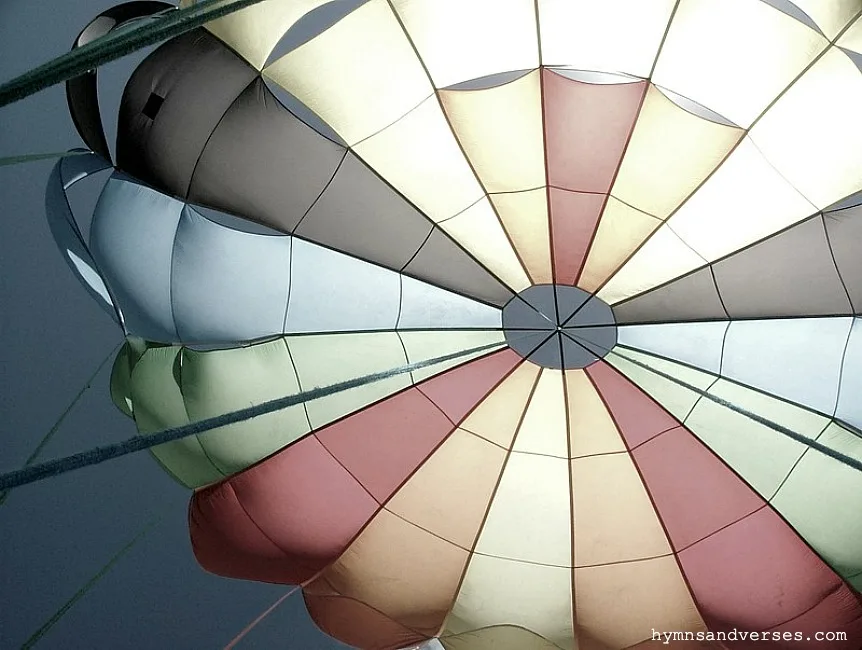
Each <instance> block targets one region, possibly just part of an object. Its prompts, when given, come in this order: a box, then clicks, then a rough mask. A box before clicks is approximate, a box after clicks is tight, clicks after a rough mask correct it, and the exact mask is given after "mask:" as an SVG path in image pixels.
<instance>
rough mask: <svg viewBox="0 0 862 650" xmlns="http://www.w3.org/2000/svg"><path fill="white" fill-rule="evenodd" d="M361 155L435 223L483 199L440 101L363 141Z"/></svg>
mask: <svg viewBox="0 0 862 650" xmlns="http://www.w3.org/2000/svg"><path fill="white" fill-rule="evenodd" d="M352 108H353V107H352V106H348V109H352ZM355 151H356V153H357V154H358V155H359V156H361V157H362V159H363V160H365V162H367V163H368V164H369V165H370V166H371V167H372V168H373V169H374V170H376V171H377V172H378V173H379V174H380V175H381V176H383V178H385V179H386V180H387V181H389V182H390V183H391V184H392V185H393V186H394V187H395V189H397V190H398V191H399V192H401V193H402V194H404V196H406V197H407V199H408V200H410V201H412V202H413V204H414V205H415V206H416V207H417V208H419V209H420V210H421V211H422V212H424V213H425V214H426V215H428V217H430V218H431V219H433V220H434V221H442V220H443V219H448V218H450V217H452V216H454V215H456V214H457V213H459V212H460V211H462V210H464V209H465V208H467V207H468V206H470V205H472V204H473V203H475V202H476V201H478V200H479V199H480V198H481V197H482V194H483V191H482V188H481V186H480V185H479V182H478V181H477V180H476V175H475V174H474V173H473V170H472V169H470V165H469V164H468V162H467V160H466V158H465V157H464V154H463V153H462V151H461V149H460V147H459V146H458V142H457V140H456V139H455V136H454V135H453V134H452V129H450V128H449V124H448V123H447V121H446V117H445V116H444V115H443V111H442V110H441V108H440V103H439V101H438V100H437V97H430V98H429V99H427V100H426V101H424V102H423V103H422V104H421V105H420V106H419V107H418V108H416V109H415V110H413V111H411V112H410V113H409V114H408V115H407V116H406V117H404V119H401V120H399V121H398V122H396V123H395V124H393V125H392V126H390V127H389V128H387V129H384V130H383V131H381V132H380V133H378V134H376V135H374V136H373V137H371V138H368V139H367V140H365V141H363V142H361V143H360V144H358V145H357V146H356V147H355Z"/></svg>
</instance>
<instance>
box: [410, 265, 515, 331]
mask: <svg viewBox="0 0 862 650" xmlns="http://www.w3.org/2000/svg"><path fill="white" fill-rule="evenodd" d="M401 280H402V284H401V316H400V318H399V319H398V327H399V328H401V329H413V328H415V329H434V328H445V329H464V328H472V327H487V328H500V327H502V326H503V311H502V310H501V309H499V308H498V307H491V306H489V305H486V304H484V303H481V302H477V301H476V300H473V299H472V298H467V297H465V296H461V295H459V294H457V293H453V292H451V291H447V290H446V289H441V288H439V287H435V286H433V285H431V284H428V283H426V282H422V281H420V280H416V279H414V278H410V277H407V276H403V277H402V278H401Z"/></svg>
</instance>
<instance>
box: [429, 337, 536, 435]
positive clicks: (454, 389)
mask: <svg viewBox="0 0 862 650" xmlns="http://www.w3.org/2000/svg"><path fill="white" fill-rule="evenodd" d="M522 361H523V359H522V358H521V357H520V356H518V354H517V353H515V352H513V351H512V350H510V349H509V348H506V349H505V350H501V351H500V352H495V353H494V354H489V355H488V356H484V357H480V358H479V359H476V360H475V361H470V362H469V363H466V364H464V365H463V366H458V367H457V368H453V369H452V370H449V371H447V372H445V373H443V374H442V375H438V376H436V377H432V378H431V379H428V380H426V381H424V382H422V383H421V384H419V385H418V388H419V390H421V391H422V392H423V393H425V395H427V396H428V397H429V398H430V399H431V401H432V402H434V403H435V404H436V405H437V406H439V407H440V409H441V410H442V411H443V412H444V413H445V414H446V416H447V417H448V418H449V419H450V420H451V421H452V422H453V423H455V424H457V423H458V422H460V421H461V420H463V419H464V418H465V417H466V416H467V414H468V413H470V411H472V410H473V409H474V408H475V407H476V405H477V404H479V402H481V401H482V400H483V399H484V398H485V396H486V395H487V394H488V393H489V392H491V390H492V389H493V388H494V387H495V386H496V385H497V384H499V383H500V382H501V381H503V379H504V378H505V377H506V376H507V375H508V374H509V373H510V372H511V371H512V370H514V369H515V367H516V366H517V365H518V364H519V363H521V362H522Z"/></svg>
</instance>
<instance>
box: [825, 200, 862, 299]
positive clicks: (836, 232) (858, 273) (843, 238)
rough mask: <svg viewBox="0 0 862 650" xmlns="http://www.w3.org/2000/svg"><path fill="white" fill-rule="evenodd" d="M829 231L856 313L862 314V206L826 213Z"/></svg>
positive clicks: (833, 250) (842, 276) (840, 270)
mask: <svg viewBox="0 0 862 650" xmlns="http://www.w3.org/2000/svg"><path fill="white" fill-rule="evenodd" d="M824 222H825V223H826V232H827V233H828V235H829V243H830V244H831V245H832V253H833V254H834V256H835V263H836V265H837V266H838V272H839V273H840V274H841V279H842V280H844V285H845V286H846V287H847V292H848V293H849V294H850V300H851V301H852V302H853V313H854V314H862V205H857V206H856V207H852V208H848V209H846V210H839V211H837V212H828V213H826V214H825V215H824Z"/></svg>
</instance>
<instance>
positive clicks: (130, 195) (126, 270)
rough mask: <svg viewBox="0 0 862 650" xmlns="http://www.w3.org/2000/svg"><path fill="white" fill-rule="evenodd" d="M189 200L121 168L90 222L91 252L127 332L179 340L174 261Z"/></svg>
mask: <svg viewBox="0 0 862 650" xmlns="http://www.w3.org/2000/svg"><path fill="white" fill-rule="evenodd" d="M182 209H183V204H182V203H181V202H180V201H177V200H176V199H173V198H171V197H169V196H165V195H164V194H161V193H159V192H157V191H155V190H153V189H150V188H148V187H145V186H143V185H140V184H138V183H137V182H135V181H133V180H131V179H129V177H128V176H125V175H124V174H120V173H116V174H114V175H113V176H111V178H110V180H108V182H107V183H106V184H105V189H104V190H102V194H101V196H100V197H99V201H98V203H97V204H96V209H95V212H94V214H93V222H92V224H91V226H90V251H91V253H92V255H93V259H95V261H96V264H98V266H99V269H100V270H101V272H102V276H103V277H104V279H105V281H106V282H107V284H108V287H110V289H111V293H112V294H113V295H114V297H115V299H116V300H117V303H118V304H119V305H120V307H121V309H122V313H123V320H124V321H125V327H126V331H127V332H128V333H129V334H134V335H136V336H140V337H142V338H145V339H149V340H151V341H160V342H175V341H176V340H177V330H176V327H175V325H174V318H173V314H172V311H171V260H172V257H173V249H174V236H175V234H176V230H177V224H178V223H179V220H180V213H181V212H182Z"/></svg>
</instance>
